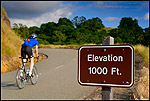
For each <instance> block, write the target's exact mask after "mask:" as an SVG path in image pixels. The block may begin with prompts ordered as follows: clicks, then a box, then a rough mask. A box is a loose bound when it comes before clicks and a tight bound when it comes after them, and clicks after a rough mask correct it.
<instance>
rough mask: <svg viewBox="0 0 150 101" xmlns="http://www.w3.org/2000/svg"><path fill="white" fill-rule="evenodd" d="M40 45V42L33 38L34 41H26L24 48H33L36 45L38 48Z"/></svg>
mask: <svg viewBox="0 0 150 101" xmlns="http://www.w3.org/2000/svg"><path fill="white" fill-rule="evenodd" d="M38 44H39V43H38V41H37V40H35V39H34V38H32V39H26V40H25V42H24V43H23V44H22V46H30V47H31V48H32V47H33V46H35V45H37V46H38Z"/></svg>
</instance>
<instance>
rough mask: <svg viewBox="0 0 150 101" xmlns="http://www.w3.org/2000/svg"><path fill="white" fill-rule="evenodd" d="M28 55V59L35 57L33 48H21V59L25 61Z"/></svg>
mask: <svg viewBox="0 0 150 101" xmlns="http://www.w3.org/2000/svg"><path fill="white" fill-rule="evenodd" d="M26 55H28V58H32V57H33V53H32V48H31V47H30V46H23V47H22V48H21V57H22V58H23V59H25V58H26Z"/></svg>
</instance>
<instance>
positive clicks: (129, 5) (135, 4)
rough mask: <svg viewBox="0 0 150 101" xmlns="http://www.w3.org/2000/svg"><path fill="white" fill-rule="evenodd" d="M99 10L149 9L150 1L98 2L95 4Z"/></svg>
mask: <svg viewBox="0 0 150 101" xmlns="http://www.w3.org/2000/svg"><path fill="white" fill-rule="evenodd" d="M94 6H95V7H98V8H116V9H121V8H122V9H133V8H147V7H149V2H148V1H97V2H95V3H94Z"/></svg>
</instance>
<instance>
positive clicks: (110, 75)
mask: <svg viewBox="0 0 150 101" xmlns="http://www.w3.org/2000/svg"><path fill="white" fill-rule="evenodd" d="M78 54H79V58H78V82H79V83H80V84H81V85H89V86H90V85H91V86H109V87H113V86H115V87H131V86H132V85H133V83H134V49H133V47H132V46H130V45H108V46H105V45H102V46H82V47H80V48H79V51H78Z"/></svg>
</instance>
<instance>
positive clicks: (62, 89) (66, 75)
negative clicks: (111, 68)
mask: <svg viewBox="0 0 150 101" xmlns="http://www.w3.org/2000/svg"><path fill="white" fill-rule="evenodd" d="M39 52H41V53H45V54H47V55H48V59H46V60H43V61H41V62H39V63H36V64H35V65H36V67H37V68H38V70H39V79H38V83H37V84H36V85H31V83H28V84H26V86H25V88H24V89H21V90H20V89H18V87H17V85H16V81H15V75H16V71H13V72H9V73H6V74H2V75H1V99H2V100H4V99H15V100H19V99H20V100H21V99H24V100H26V99H30V100H32V99H34V100H36V99H40V100H53V99H54V100H62V99H63V100H64V99H67V100H68V99H74V100H75V99H83V97H84V96H87V95H89V94H90V93H92V92H93V91H94V89H96V87H91V86H90V87H89V86H81V85H79V83H78V81H77V70H78V51H77V50H73V49H39Z"/></svg>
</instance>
